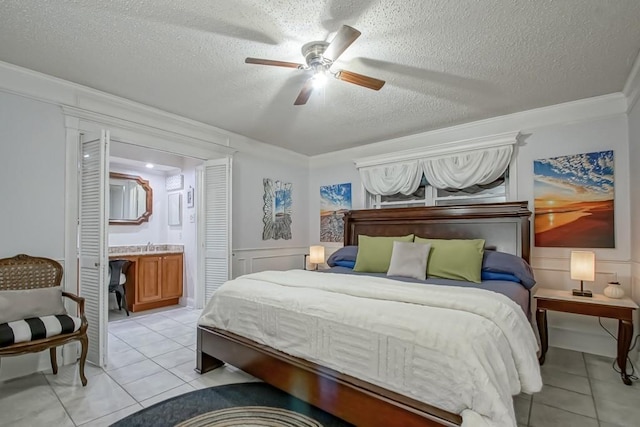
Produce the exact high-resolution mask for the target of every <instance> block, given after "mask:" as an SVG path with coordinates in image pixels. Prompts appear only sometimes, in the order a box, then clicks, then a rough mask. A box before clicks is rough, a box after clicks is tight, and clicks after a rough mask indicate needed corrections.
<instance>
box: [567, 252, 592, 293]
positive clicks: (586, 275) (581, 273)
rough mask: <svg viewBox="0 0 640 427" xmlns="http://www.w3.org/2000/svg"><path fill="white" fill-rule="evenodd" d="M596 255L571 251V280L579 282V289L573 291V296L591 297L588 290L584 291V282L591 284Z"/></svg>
mask: <svg viewBox="0 0 640 427" xmlns="http://www.w3.org/2000/svg"><path fill="white" fill-rule="evenodd" d="M595 268H596V254H595V253H593V252H590V251H571V279H572V280H580V289H574V290H573V295H575V296H579V297H592V296H593V294H592V293H591V291H589V290H585V289H584V283H583V281H584V280H587V281H589V282H593V281H594V280H595V276H596V272H595Z"/></svg>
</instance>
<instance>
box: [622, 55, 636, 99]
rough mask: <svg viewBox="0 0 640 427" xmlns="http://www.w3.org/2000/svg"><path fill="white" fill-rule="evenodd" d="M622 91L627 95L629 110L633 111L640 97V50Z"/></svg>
mask: <svg viewBox="0 0 640 427" xmlns="http://www.w3.org/2000/svg"><path fill="white" fill-rule="evenodd" d="M622 93H623V94H624V95H625V96H626V97H627V105H628V107H627V111H631V110H632V109H633V107H634V106H635V105H636V103H637V102H638V100H639V99H640V52H638V56H637V57H636V60H635V62H634V63H633V67H632V68H631V72H630V73H629V77H628V78H627V81H626V83H625V84H624V89H622Z"/></svg>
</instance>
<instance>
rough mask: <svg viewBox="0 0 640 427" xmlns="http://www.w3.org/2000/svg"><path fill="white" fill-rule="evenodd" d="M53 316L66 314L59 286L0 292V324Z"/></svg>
mask: <svg viewBox="0 0 640 427" xmlns="http://www.w3.org/2000/svg"><path fill="white" fill-rule="evenodd" d="M54 314H67V312H66V310H65V309H64V305H63V304H62V288H61V287H60V286H56V287H52V288H39V289H21V290H13V291H0V324H2V323H8V322H13V321H15V320H22V319H28V318H30V317H42V316H50V315H54Z"/></svg>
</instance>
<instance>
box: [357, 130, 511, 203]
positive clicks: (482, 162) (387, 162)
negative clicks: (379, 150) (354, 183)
mask: <svg viewBox="0 0 640 427" xmlns="http://www.w3.org/2000/svg"><path fill="white" fill-rule="evenodd" d="M518 135H519V133H518V132H511V133H507V134H500V135H492V136H488V137H483V138H478V139H475V140H466V141H459V142H457V143H449V144H443V145H440V146H435V147H430V148H427V149H420V150H409V151H405V152H399V153H393V154H391V155H389V156H376V157H370V158H366V159H360V160H357V161H356V167H357V168H358V171H359V172H360V177H361V179H362V183H363V184H364V187H365V189H366V190H367V191H368V192H369V193H371V194H379V195H382V196H388V195H391V194H397V193H402V194H411V193H413V192H415V191H416V190H417V189H418V187H419V186H420V181H421V179H422V175H423V174H424V176H425V177H426V179H427V182H429V185H431V186H433V187H436V188H442V189H444V188H454V189H462V188H467V187H471V186H473V185H485V184H489V183H491V182H494V181H495V180H496V179H498V178H499V177H500V176H502V175H503V174H504V173H505V171H506V170H507V168H508V167H509V163H510V162H511V157H512V155H513V151H514V146H515V144H516V143H517V141H518Z"/></svg>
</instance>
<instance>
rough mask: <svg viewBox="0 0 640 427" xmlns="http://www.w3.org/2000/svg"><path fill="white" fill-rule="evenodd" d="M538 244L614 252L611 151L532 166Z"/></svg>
mask: <svg viewBox="0 0 640 427" xmlns="http://www.w3.org/2000/svg"><path fill="white" fill-rule="evenodd" d="M533 174H534V196H535V203H534V206H535V220H534V231H535V245H536V246H543V247H571V248H615V227H614V203H613V202H614V185H613V184H614V179H613V176H614V175H613V151H612V150H609V151H599V152H595V153H585V154H575V155H570V156H561V157H554V158H550V159H543V160H535V161H534V162H533Z"/></svg>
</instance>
